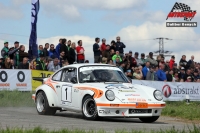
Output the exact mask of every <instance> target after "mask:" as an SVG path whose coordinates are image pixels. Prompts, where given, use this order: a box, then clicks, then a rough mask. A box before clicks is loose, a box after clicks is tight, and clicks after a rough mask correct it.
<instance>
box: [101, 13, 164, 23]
mask: <svg viewBox="0 0 200 133" xmlns="http://www.w3.org/2000/svg"><path fill="white" fill-rule="evenodd" d="M165 19H166V13H164V12H162V11H156V12H152V11H145V10H140V11H131V12H130V11H125V12H120V13H118V12H110V13H108V14H106V15H105V16H104V17H103V18H102V20H107V21H111V22H115V23H116V24H122V23H124V22H125V23H126V22H129V23H133V24H136V23H139V22H144V21H151V22H163V20H165Z"/></svg>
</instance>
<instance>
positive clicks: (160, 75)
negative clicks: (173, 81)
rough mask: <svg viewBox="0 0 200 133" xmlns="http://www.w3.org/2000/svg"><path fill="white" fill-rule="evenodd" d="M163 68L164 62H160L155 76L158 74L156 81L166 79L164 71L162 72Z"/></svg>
mask: <svg viewBox="0 0 200 133" xmlns="http://www.w3.org/2000/svg"><path fill="white" fill-rule="evenodd" d="M164 69H165V65H164V64H160V68H159V69H158V71H157V72H156V73H157V76H158V81H165V82H166V81H167V76H166V73H165V72H164Z"/></svg>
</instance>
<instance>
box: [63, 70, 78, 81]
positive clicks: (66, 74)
mask: <svg viewBox="0 0 200 133" xmlns="http://www.w3.org/2000/svg"><path fill="white" fill-rule="evenodd" d="M73 77H77V70H76V68H67V69H64V71H63V74H62V79H61V81H62V82H71V79H72V78H73Z"/></svg>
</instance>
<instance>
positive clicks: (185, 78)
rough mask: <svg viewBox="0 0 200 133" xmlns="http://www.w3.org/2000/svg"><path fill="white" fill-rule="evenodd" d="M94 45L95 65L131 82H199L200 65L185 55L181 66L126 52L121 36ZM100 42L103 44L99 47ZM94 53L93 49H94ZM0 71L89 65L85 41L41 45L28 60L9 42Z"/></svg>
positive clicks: (5, 47) (21, 46)
mask: <svg viewBox="0 0 200 133" xmlns="http://www.w3.org/2000/svg"><path fill="white" fill-rule="evenodd" d="M94 41H95V42H94V44H93V52H94V63H103V64H110V65H116V66H117V67H119V68H120V69H121V70H122V71H123V72H124V73H125V74H126V76H127V77H128V78H129V79H136V80H150V81H168V82H200V63H197V62H195V61H194V56H191V59H189V60H186V55H182V58H181V59H180V61H179V62H178V63H176V62H175V57H174V56H171V59H170V60H165V56H164V55H162V54H161V55H158V56H157V57H156V58H154V55H153V53H152V52H149V54H148V55H147V56H145V53H141V54H139V52H134V54H133V52H132V51H129V52H128V53H125V52H124V49H125V48H126V45H125V44H124V43H123V42H121V40H120V37H119V36H118V37H116V41H115V40H113V41H111V44H106V39H104V38H103V39H102V40H100V38H95V40H94ZM100 41H101V44H100ZM91 50H92V48H91ZM1 56H2V58H0V69H31V70H44V71H45V70H46V71H54V72H55V71H57V70H58V69H60V68H61V67H64V66H67V65H69V64H75V63H89V61H88V60H86V59H85V49H84V46H83V41H82V40H79V41H78V42H77V46H76V43H75V42H71V40H68V41H67V39H65V38H62V39H60V40H59V43H58V45H56V46H55V45H54V44H49V43H46V44H45V45H44V46H43V45H39V47H38V57H32V58H30V57H29V54H28V53H27V52H25V46H24V45H19V42H17V41H16V42H15V43H14V47H10V48H9V43H8V42H7V41H6V42H4V47H3V49H2V50H1Z"/></svg>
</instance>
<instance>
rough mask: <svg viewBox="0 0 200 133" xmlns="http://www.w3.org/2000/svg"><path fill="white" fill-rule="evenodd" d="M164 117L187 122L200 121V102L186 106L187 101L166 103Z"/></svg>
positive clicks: (163, 111)
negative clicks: (176, 118) (181, 119)
mask: <svg viewBox="0 0 200 133" xmlns="http://www.w3.org/2000/svg"><path fill="white" fill-rule="evenodd" d="M162 115H165V116H170V117H178V118H183V119H187V120H200V102H190V104H186V102H185V101H182V102H181V101H179V102H166V107H165V108H164V109H163V110H162Z"/></svg>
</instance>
